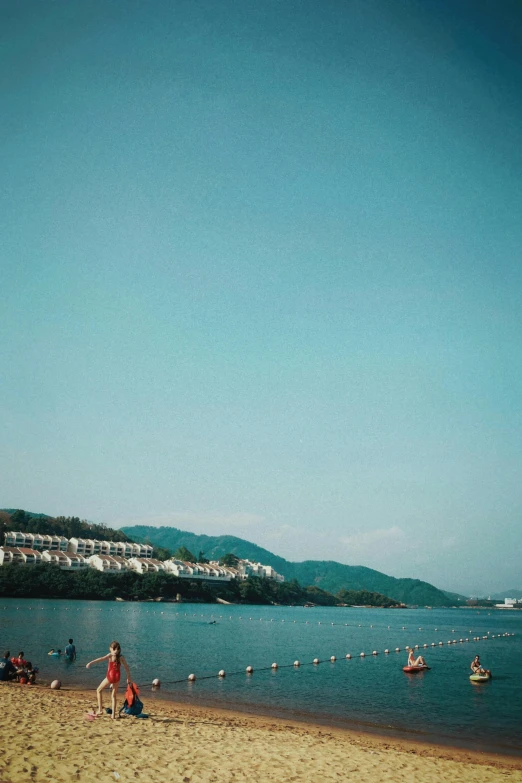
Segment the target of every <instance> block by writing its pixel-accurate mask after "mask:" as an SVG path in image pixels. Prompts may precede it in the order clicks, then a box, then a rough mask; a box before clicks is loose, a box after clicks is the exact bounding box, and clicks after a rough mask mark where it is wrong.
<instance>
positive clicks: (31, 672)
mask: <svg viewBox="0 0 522 783" xmlns="http://www.w3.org/2000/svg"><path fill="white" fill-rule="evenodd" d="M37 671H38V669H37V668H36V667H35V668H34V669H33V664H32V663H31V661H27V663H26V664H25V666H24V668H23V674H24V675H25V676H26V677H27V681H28V682H29V683H30V684H31V685H34V684H35V682H36V673H37Z"/></svg>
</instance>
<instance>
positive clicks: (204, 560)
mask: <svg viewBox="0 0 522 783" xmlns="http://www.w3.org/2000/svg"><path fill="white" fill-rule="evenodd" d="M198 563H203V564H204V563H210V560H209V559H208V557H205V553H204V552H202V551H201V549H200V550H199V555H198Z"/></svg>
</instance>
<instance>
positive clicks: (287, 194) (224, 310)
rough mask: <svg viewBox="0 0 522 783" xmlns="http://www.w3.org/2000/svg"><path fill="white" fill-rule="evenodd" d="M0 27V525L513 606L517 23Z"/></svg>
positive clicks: (339, 9)
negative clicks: (154, 539) (141, 543)
mask: <svg viewBox="0 0 522 783" xmlns="http://www.w3.org/2000/svg"><path fill="white" fill-rule="evenodd" d="M2 22H3V24H2V25H1V30H0V36H1V38H2V47H1V48H0V59H1V64H2V68H1V69H0V80H1V83H2V87H3V89H2V108H3V111H2V118H3V123H2V141H3V144H2V145H1V147H0V155H1V156H2V184H3V188H2V191H1V192H0V206H1V210H0V222H1V226H2V237H3V248H2V260H1V263H0V281H1V282H2V290H3V294H4V296H3V301H2V307H1V308H0V336H1V339H0V366H1V368H2V382H1V383H0V434H1V437H2V441H3V444H4V448H3V449H2V452H3V453H2V456H1V458H0V498H1V500H2V504H3V505H5V506H7V507H13V508H16V507H21V508H25V509H28V510H31V509H38V508H41V509H44V511H45V513H50V514H54V515H58V514H64V515H77V516H80V517H81V518H87V519H92V520H95V521H97V522H104V523H106V524H108V525H114V526H121V525H130V524H133V523H135V524H137V523H140V524H160V523H162V522H163V524H169V523H170V524H173V525H174V526H176V527H184V526H190V527H191V528H192V529H194V530H197V531H201V532H203V533H207V534H209V535H216V534H225V533H230V534H235V535H238V536H239V537H242V538H246V539H249V540H254V541H255V542H256V543H258V544H259V545H260V546H264V547H265V548H267V549H270V550H271V551H274V550H275V549H277V553H278V554H281V555H282V556H284V557H287V558H288V559H293V560H304V559H321V560H322V559H325V560H329V559H335V560H338V561H339V562H344V563H348V564H355V563H359V564H362V565H366V566H368V567H370V568H375V569H377V570H379V571H384V572H385V573H387V574H390V575H392V576H398V577H400V576H411V577H415V578H419V579H424V580H426V581H428V582H431V583H432V584H435V585H437V586H441V587H443V589H447V590H454V591H456V592H460V593H464V594H472V593H480V592H482V591H483V590H485V591H488V592H489V591H496V590H497V589H501V590H503V589H506V586H509V585H514V586H516V585H517V583H518V581H519V579H518V574H519V573H520V561H521V555H522V546H521V516H522V481H521V480H520V477H521V475H522V408H521V405H520V400H521V399H522V361H521V360H522V265H521V263H520V258H519V257H520V247H521V246H522V220H521V215H522V7H521V6H520V3H518V2H515V0H504V2H502V3H500V4H499V3H497V2H494V1H493V0H473V1H472V0H463V1H462V2H459V3H453V2H451V0H426V2H422V3H419V2H416V1H415V0H398V2H397V3H394V4H390V3H388V2H387V0H348V1H347V2H346V1H344V0H343V2H341V1H340V0H324V2H321V3H320V4H319V3H317V2H314V1H313V0H288V2H285V3H281V2H279V1H278V0H241V2H239V0H222V2H220V3H215V2H213V0H156V1H155V2H154V3H149V2H146V1H145V2H144V1H143V0H125V2H124V0H113V1H112V2H111V3H106V2H102V0H84V1H83V2H80V0H53V1H51V0H38V1H37V0H27V2H24V3H19V2H15V0H6V2H4V3H3V4H2Z"/></svg>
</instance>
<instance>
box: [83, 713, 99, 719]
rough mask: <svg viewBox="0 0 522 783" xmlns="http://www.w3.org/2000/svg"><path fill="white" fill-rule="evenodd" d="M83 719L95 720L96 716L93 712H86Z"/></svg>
mask: <svg viewBox="0 0 522 783" xmlns="http://www.w3.org/2000/svg"><path fill="white" fill-rule="evenodd" d="M83 717H84V718H85V720H96V718H97V717H98V716H97V715H96V713H95V712H86V713H85V715H84V716H83Z"/></svg>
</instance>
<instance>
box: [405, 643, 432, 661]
mask: <svg viewBox="0 0 522 783" xmlns="http://www.w3.org/2000/svg"><path fill="white" fill-rule="evenodd" d="M406 649H407V650H408V666H427V665H428V664H427V663H426V661H425V660H424V658H423V657H422V655H419V656H418V657H417V658H416V657H415V650H414V649H413V647H406Z"/></svg>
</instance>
